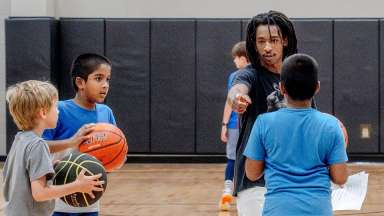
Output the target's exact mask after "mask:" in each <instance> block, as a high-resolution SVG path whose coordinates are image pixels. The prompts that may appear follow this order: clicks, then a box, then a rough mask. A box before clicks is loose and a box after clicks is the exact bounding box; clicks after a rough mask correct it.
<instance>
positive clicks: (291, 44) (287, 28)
mask: <svg viewBox="0 0 384 216" xmlns="http://www.w3.org/2000/svg"><path fill="white" fill-rule="evenodd" d="M259 25H268V27H270V26H271V25H275V26H277V27H278V31H279V35H280V36H281V38H282V39H287V41H288V46H286V47H284V49H283V60H284V58H285V57H287V56H290V55H292V54H295V53H297V39H296V33H295V29H294V27H293V24H292V22H291V21H290V20H289V19H288V17H287V16H285V15H284V14H283V13H281V12H278V11H272V10H271V11H269V12H268V13H261V14H258V15H256V16H254V17H253V18H252V19H251V20H250V21H249V23H248V28H247V39H246V47H247V54H248V58H249V61H250V62H251V64H252V66H253V67H254V68H260V67H261V63H260V55H259V53H257V49H256V30H257V27H258V26H259Z"/></svg>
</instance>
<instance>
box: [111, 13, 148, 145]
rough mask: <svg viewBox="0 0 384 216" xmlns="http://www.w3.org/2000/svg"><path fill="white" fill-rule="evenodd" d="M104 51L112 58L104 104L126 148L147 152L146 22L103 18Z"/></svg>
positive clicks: (146, 20) (143, 20) (144, 20)
mask: <svg viewBox="0 0 384 216" xmlns="http://www.w3.org/2000/svg"><path fill="white" fill-rule="evenodd" d="M105 29H106V31H105V54H106V56H108V58H110V59H111V61H112V77H111V81H110V91H109V93H108V105H109V106H110V107H111V108H112V110H113V112H114V115H115V118H116V120H117V125H118V127H119V128H120V129H122V130H123V132H124V134H125V135H126V138H127V141H128V144H129V151H130V152H139V153H145V152H150V145H149V144H150V128H149V127H150V118H149V117H150V109H149V108H150V97H149V96H150V83H149V81H150V62H149V61H150V56H149V54H150V43H149V42H150V38H149V37H150V34H149V31H150V22H149V19H138V20H131V19H107V20H106V21H105Z"/></svg>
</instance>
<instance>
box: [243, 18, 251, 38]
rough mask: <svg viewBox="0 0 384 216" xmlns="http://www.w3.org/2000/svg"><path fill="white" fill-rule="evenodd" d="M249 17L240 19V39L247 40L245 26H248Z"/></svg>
mask: <svg viewBox="0 0 384 216" xmlns="http://www.w3.org/2000/svg"><path fill="white" fill-rule="evenodd" d="M249 21H250V20H249V19H246V20H241V28H242V29H241V39H242V40H243V41H246V40H247V27H248V23H249Z"/></svg>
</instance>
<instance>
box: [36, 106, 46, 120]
mask: <svg viewBox="0 0 384 216" xmlns="http://www.w3.org/2000/svg"><path fill="white" fill-rule="evenodd" d="M38 116H39V117H40V118H42V119H45V118H46V117H47V110H45V109H43V108H41V109H40V110H39V113H38Z"/></svg>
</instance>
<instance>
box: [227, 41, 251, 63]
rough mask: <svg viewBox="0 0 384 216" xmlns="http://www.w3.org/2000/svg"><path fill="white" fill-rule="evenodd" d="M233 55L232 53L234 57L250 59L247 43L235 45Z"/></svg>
mask: <svg viewBox="0 0 384 216" xmlns="http://www.w3.org/2000/svg"><path fill="white" fill-rule="evenodd" d="M231 53H232V57H236V56H238V57H242V56H244V57H245V58H247V59H248V56H247V49H246V48H245V41H240V42H237V43H236V44H235V45H233V47H232V51H231Z"/></svg>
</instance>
